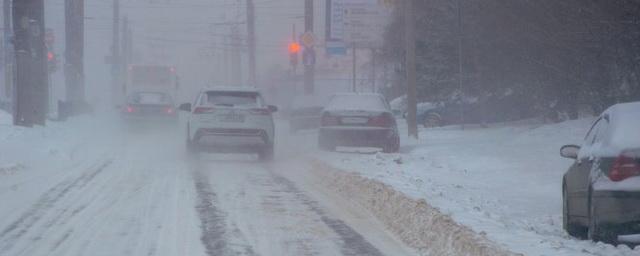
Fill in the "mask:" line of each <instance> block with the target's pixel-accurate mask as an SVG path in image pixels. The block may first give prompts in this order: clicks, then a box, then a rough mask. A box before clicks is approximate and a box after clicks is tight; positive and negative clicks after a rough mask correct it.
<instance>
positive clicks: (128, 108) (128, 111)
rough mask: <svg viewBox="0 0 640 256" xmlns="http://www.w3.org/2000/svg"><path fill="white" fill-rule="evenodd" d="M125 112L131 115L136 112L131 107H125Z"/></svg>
mask: <svg viewBox="0 0 640 256" xmlns="http://www.w3.org/2000/svg"><path fill="white" fill-rule="evenodd" d="M125 111H126V112H127V113H133V112H136V109H135V108H134V107H132V106H127V107H126V108H125Z"/></svg>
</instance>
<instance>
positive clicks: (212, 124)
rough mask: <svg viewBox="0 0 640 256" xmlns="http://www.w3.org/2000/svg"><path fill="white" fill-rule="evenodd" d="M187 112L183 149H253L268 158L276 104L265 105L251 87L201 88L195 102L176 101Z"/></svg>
mask: <svg viewBox="0 0 640 256" xmlns="http://www.w3.org/2000/svg"><path fill="white" fill-rule="evenodd" d="M180 110H182V111H187V112H189V117H188V121H187V136H186V137H187V138H186V144H187V150H188V151H189V152H190V153H197V152H200V151H207V152H222V153H257V154H258V156H259V157H260V160H264V161H267V160H271V159H272V158H273V153H274V136H275V134H274V130H275V129H274V122H273V116H272V114H273V113H274V112H276V111H277V107H275V106H271V105H267V104H266V103H265V101H264V99H263V97H262V95H261V93H260V92H259V91H258V90H257V89H255V88H253V87H214V88H209V89H205V90H202V91H201V92H200V93H199V94H198V96H197V97H196V100H195V102H193V103H185V104H182V105H180Z"/></svg>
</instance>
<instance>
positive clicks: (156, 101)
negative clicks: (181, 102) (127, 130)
mask: <svg viewBox="0 0 640 256" xmlns="http://www.w3.org/2000/svg"><path fill="white" fill-rule="evenodd" d="M121 116H122V118H123V119H124V120H125V121H126V122H127V124H129V125H136V124H157V123H161V124H177V122H178V115H177V114H176V109H175V105H174V102H173V99H172V98H171V96H170V95H168V94H166V93H163V92H156V91H137V92H133V93H131V94H130V95H129V97H127V100H126V104H125V105H124V106H122V107H121Z"/></svg>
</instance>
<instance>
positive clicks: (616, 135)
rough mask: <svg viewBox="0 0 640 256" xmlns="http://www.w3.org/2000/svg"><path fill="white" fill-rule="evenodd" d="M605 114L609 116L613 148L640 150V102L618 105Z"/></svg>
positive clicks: (610, 139) (610, 140)
mask: <svg viewBox="0 0 640 256" xmlns="http://www.w3.org/2000/svg"><path fill="white" fill-rule="evenodd" d="M604 113H605V115H609V123H610V125H611V134H610V138H609V142H610V144H611V145H612V146H614V147H619V148H640V102H631V103H621V104H616V105H613V106H612V107H610V108H609V109H607V110H606V111H605V112H604Z"/></svg>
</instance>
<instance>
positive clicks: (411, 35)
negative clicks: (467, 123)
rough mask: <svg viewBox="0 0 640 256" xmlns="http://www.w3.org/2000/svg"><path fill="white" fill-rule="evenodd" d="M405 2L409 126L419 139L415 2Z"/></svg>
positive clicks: (409, 0)
mask: <svg viewBox="0 0 640 256" xmlns="http://www.w3.org/2000/svg"><path fill="white" fill-rule="evenodd" d="M404 2H405V13H404V17H405V20H404V23H405V44H406V45H405V62H406V67H405V68H406V69H407V125H408V131H409V136H410V137H414V138H416V139H418V124H417V121H416V112H417V110H416V108H417V99H416V94H417V89H416V38H415V17H414V13H413V3H414V2H413V0H406V1H404Z"/></svg>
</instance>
